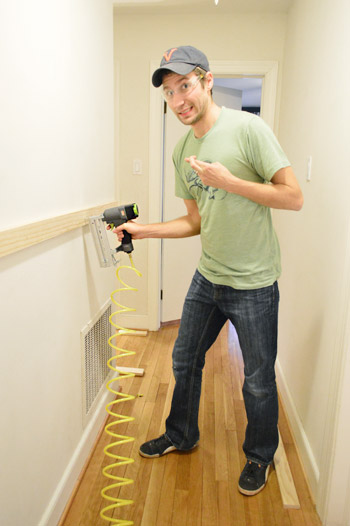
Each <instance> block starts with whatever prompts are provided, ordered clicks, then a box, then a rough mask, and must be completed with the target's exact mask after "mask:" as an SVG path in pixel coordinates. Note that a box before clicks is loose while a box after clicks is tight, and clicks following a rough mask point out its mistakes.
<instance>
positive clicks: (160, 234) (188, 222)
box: [113, 199, 201, 241]
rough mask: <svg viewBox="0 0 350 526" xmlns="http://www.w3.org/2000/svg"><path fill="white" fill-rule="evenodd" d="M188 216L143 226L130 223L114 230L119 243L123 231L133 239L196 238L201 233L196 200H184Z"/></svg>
mask: <svg viewBox="0 0 350 526" xmlns="http://www.w3.org/2000/svg"><path fill="white" fill-rule="evenodd" d="M184 203H185V206H186V208H187V215H185V216H182V217H178V218H177V219H173V220H172V221H166V222H164V223H151V224H148V225H142V224H139V223H135V222H134V221H128V222H127V223H124V224H123V225H120V226H118V227H117V228H115V229H114V230H113V232H115V233H116V234H117V235H118V239H119V241H121V239H122V238H123V230H126V231H127V232H129V234H131V236H132V238H133V239H145V238H179V237H190V236H196V235H197V234H199V233H200V229H201V217H200V215H199V211H198V206H197V203H196V201H195V200H192V199H184Z"/></svg>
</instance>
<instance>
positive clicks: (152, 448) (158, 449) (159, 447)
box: [139, 435, 176, 458]
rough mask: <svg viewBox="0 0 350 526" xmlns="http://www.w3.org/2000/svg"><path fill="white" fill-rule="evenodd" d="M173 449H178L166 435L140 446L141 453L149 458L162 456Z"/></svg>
mask: <svg viewBox="0 0 350 526" xmlns="http://www.w3.org/2000/svg"><path fill="white" fill-rule="evenodd" d="M171 451H176V447H175V446H173V444H172V443H171V442H170V440H169V439H168V437H167V436H166V435H161V436H160V437H159V438H155V439H154V440H150V441H149V442H145V443H144V444H142V446H141V447H140V451H139V453H140V455H141V456H143V457H147V458H155V457H161V456H162V455H166V454H167V453H170V452H171Z"/></svg>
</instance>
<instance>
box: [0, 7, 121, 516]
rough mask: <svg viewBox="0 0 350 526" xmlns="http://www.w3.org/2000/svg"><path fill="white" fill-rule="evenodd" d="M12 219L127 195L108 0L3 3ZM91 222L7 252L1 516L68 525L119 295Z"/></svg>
mask: <svg viewBox="0 0 350 526" xmlns="http://www.w3.org/2000/svg"><path fill="white" fill-rule="evenodd" d="M0 13H1V14H0V35H1V46H0V62H1V72H0V75H1V83H0V84H1V88H0V91H1V98H0V115H1V118H0V149H1V155H0V164H1V174H0V202H1V203H0V219H1V227H0V228H1V229H6V228H8V227H11V226H15V225H16V226H17V225H18V226H20V225H22V224H24V223H28V222H32V221H36V220H40V219H45V218H47V217H53V216H55V215H60V214H65V213H67V212H73V211H75V210H79V209H82V208H88V207H90V206H94V205H99V204H103V203H106V202H111V201H113V200H114V198H115V196H114V151H113V142H114V134H113V124H114V123H113V112H114V107H113V106H114V101H113V98H114V91H113V12H112V6H111V3H110V1H109V0H91V1H89V2H84V1H74V2H71V1H70V0H52V1H50V2H44V1H42V0H31V1H30V2H26V1H21V0H15V1H13V2H12V1H7V2H2V3H1V7H0ZM114 279H115V278H114V271H113V269H100V268H99V266H98V262H97V258H96V254H95V250H94V247H93V244H92V240H91V235H90V233H89V230H88V228H87V227H84V228H79V229H77V230H75V231H72V232H69V233H67V234H64V235H62V236H60V237H58V238H55V239H51V240H49V241H45V242H42V243H40V244H38V245H36V246H33V247H30V248H28V249H25V250H22V251H21V252H17V253H15V254H12V255H9V256H6V257H3V258H1V259H0V290H1V299H0V302H1V306H0V319H1V344H0V353H1V368H0V376H1V379H0V400H1V437H0V442H1V453H2V454H1V476H0V524H2V525H4V526H18V525H19V524H27V525H28V526H56V525H57V523H58V519H59V516H60V514H61V512H62V510H63V507H64V506H65V504H66V502H67V500H68V498H69V496H70V494H71V491H72V489H73V487H74V485H75V483H76V479H77V477H78V475H79V473H80V470H81V468H82V466H83V465H84V463H85V460H86V457H87V455H88V453H89V450H90V448H91V445H92V444H93V442H94V440H95V437H96V434H97V432H98V430H99V427H100V425H101V421H102V420H103V418H104V411H103V410H102V411H99V413H98V414H95V415H94V417H93V418H92V420H91V421H90V424H92V425H91V426H90V427H87V428H85V429H83V419H82V374H81V369H82V364H81V349H80V331H81V329H82V328H83V327H85V326H86V324H87V323H88V322H90V320H91V319H92V318H93V317H94V316H95V314H96V313H97V312H98V311H99V310H100V307H101V306H102V305H104V304H105V302H106V301H107V300H108V297H109V294H110V292H111V290H112V287H113V286H114V285H113V284H114V283H115V281H114Z"/></svg>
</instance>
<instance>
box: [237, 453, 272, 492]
mask: <svg viewBox="0 0 350 526" xmlns="http://www.w3.org/2000/svg"><path fill="white" fill-rule="evenodd" d="M269 469H270V466H263V465H262V464H258V463H256V462H252V461H251V460H248V462H247V463H246V465H245V466H244V469H243V471H242V473H241V476H240V477H239V482H238V489H239V491H240V492H241V493H243V495H250V496H252V495H256V494H257V493H259V491H261V490H262V489H264V487H265V485H266V482H267V477H268V476H269Z"/></svg>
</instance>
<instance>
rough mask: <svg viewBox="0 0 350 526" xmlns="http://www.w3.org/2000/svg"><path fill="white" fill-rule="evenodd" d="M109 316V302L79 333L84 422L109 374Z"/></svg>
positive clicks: (110, 353)
mask: <svg viewBox="0 0 350 526" xmlns="http://www.w3.org/2000/svg"><path fill="white" fill-rule="evenodd" d="M110 315H111V304H110V301H109V302H108V303H107V305H105V306H104V307H103V308H102V309H101V311H100V312H99V313H98V315H96V316H95V319H94V320H93V321H92V322H90V323H89V324H88V325H87V326H86V327H85V328H84V329H83V330H82V331H81V341H82V369H83V370H82V373H83V419H84V420H86V418H87V417H89V415H90V413H92V412H93V408H94V406H95V404H96V403H97V400H98V399H99V397H100V396H101V395H102V394H103V389H102V388H103V387H104V386H105V383H106V380H107V379H108V377H109V373H110V369H109V367H108V366H107V361H108V359H109V358H110V357H111V356H112V353H113V349H112V348H111V347H110V346H109V345H108V339H109V337H110V336H111V335H112V326H111V324H110V323H109V317H110Z"/></svg>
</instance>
